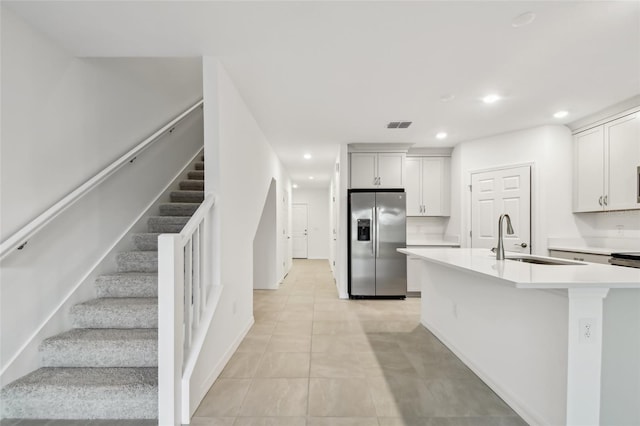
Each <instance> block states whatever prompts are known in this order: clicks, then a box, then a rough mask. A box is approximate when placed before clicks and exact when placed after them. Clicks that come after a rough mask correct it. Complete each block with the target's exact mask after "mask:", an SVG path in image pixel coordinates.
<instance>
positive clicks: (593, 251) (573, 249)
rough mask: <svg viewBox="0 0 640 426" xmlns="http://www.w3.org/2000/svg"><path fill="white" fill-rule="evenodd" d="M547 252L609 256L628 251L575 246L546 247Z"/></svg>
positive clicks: (558, 245)
mask: <svg viewBox="0 0 640 426" xmlns="http://www.w3.org/2000/svg"><path fill="white" fill-rule="evenodd" d="M547 248H548V249H549V250H557V251H570V252H574V253H589V254H600V255H605V256H611V253H622V252H626V251H630V250H628V249H616V248H611V247H589V246H576V245H566V244H565V245H562V244H557V245H552V246H548V247H547Z"/></svg>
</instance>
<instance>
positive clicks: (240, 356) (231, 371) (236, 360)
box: [220, 352, 262, 379]
mask: <svg viewBox="0 0 640 426" xmlns="http://www.w3.org/2000/svg"><path fill="white" fill-rule="evenodd" d="M261 358H262V353H256V352H236V353H235V354H234V355H233V356H232V357H231V359H230V360H229V362H228V363H227V365H226V366H225V367H224V370H222V374H221V375H220V377H225V378H236V379H240V378H251V377H253V376H255V374H256V371H257V369H258V365H259V364H260V359H261Z"/></svg>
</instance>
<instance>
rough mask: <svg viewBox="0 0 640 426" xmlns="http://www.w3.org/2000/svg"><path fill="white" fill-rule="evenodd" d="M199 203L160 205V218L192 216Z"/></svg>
mask: <svg viewBox="0 0 640 426" xmlns="http://www.w3.org/2000/svg"><path fill="white" fill-rule="evenodd" d="M198 207H200V203H168V204H161V205H160V216H189V217H191V216H193V214H194V213H195V212H196V210H198Z"/></svg>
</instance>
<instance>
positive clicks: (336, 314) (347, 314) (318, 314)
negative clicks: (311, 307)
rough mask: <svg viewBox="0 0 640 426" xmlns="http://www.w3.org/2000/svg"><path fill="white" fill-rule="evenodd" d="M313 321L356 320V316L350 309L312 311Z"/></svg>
mask: <svg viewBox="0 0 640 426" xmlns="http://www.w3.org/2000/svg"><path fill="white" fill-rule="evenodd" d="M313 320H314V321H358V316H357V314H356V313H355V312H351V311H314V312H313Z"/></svg>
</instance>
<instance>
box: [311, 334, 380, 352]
mask: <svg viewBox="0 0 640 426" xmlns="http://www.w3.org/2000/svg"><path fill="white" fill-rule="evenodd" d="M370 350H371V346H370V345H369V340H368V339H367V336H366V335H363V334H314V335H313V336H312V337H311V351H312V352H331V353H345V352H346V353H351V352H369V351H370Z"/></svg>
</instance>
